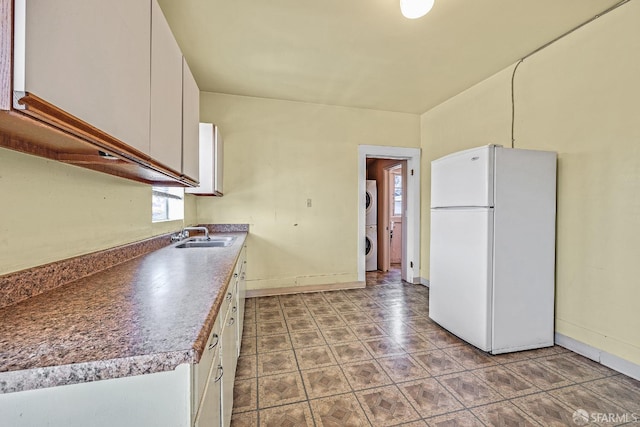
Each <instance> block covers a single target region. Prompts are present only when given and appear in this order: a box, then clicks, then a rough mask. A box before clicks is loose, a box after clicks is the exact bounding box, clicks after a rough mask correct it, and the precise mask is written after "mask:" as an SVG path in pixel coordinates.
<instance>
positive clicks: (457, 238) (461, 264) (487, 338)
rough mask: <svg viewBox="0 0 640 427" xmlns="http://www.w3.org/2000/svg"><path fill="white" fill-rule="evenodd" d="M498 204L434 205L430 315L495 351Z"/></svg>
mask: <svg viewBox="0 0 640 427" xmlns="http://www.w3.org/2000/svg"><path fill="white" fill-rule="evenodd" d="M492 235H493V209H491V208H467V209H435V210H431V260H430V261H431V264H430V265H431V267H430V285H429V317H431V319H433V320H434V321H435V322H437V323H439V324H440V325H441V326H442V327H444V328H445V329H447V330H449V331H450V332H452V333H453V334H455V335H457V336H458V337H460V338H462V339H463V340H465V341H467V342H469V343H470V344H473V345H475V346H476V347H478V348H480V349H481V350H483V351H491V330H490V325H491V319H490V314H491V292H492V289H491V288H492V265H493V262H492V253H493V250H492V241H493V240H492V238H491V236H492Z"/></svg>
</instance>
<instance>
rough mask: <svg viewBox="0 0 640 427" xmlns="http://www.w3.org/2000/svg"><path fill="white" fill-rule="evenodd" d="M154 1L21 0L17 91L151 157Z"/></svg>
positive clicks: (16, 31) (17, 3) (16, 26)
mask: <svg viewBox="0 0 640 427" xmlns="http://www.w3.org/2000/svg"><path fill="white" fill-rule="evenodd" d="M150 15H151V8H150V5H149V0H111V1H103V0H56V1H51V0H28V1H27V0H16V1H15V21H14V43H15V47H14V90H15V91H19V92H29V93H32V94H34V95H36V96H37V97H39V98H41V99H43V100H45V101H47V102H49V103H50V104H53V105H55V106H57V107H59V108H61V109H62V110H64V111H66V112H67V113H70V114H72V115H74V116H76V117H77V118H79V119H81V120H83V121H85V122H87V123H89V124H91V125H92V126H94V127H96V128H98V129H100V130H102V131H103V132H106V133H108V134H110V135H111V136H113V137H115V138H117V139H118V140H120V141H123V142H125V143H126V144H128V145H130V146H132V147H133V148H135V149H137V150H139V151H142V152H143V153H145V154H148V153H149V149H150V148H149V141H150V139H149V115H150V112H149V102H148V100H149V98H150V91H151V88H150V80H149V70H150V67H151V51H150V49H149V46H150V43H151V28H150V25H151V16H150Z"/></svg>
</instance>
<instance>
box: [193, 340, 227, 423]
mask: <svg viewBox="0 0 640 427" xmlns="http://www.w3.org/2000/svg"><path fill="white" fill-rule="evenodd" d="M223 376H224V371H223V370H222V364H221V360H220V352H219V351H218V349H216V351H215V355H214V358H213V365H212V367H211V372H210V375H209V379H208V381H207V387H206V389H205V391H204V397H203V399H202V403H201V404H200V411H199V412H198V415H197V418H196V427H219V426H220V425H221V423H222V412H221V406H220V403H221V399H220V398H221V393H222V388H221V385H222V377H223Z"/></svg>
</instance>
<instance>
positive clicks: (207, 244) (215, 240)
mask: <svg viewBox="0 0 640 427" xmlns="http://www.w3.org/2000/svg"><path fill="white" fill-rule="evenodd" d="M235 240H236V238H235V237H229V236H227V237H212V238H211V239H209V240H207V239H206V238H205V237H193V238H191V239H189V240H187V241H185V242H183V243H180V244H179V245H176V248H178V249H184V248H224V247H227V246H231V245H232V244H233V242H235Z"/></svg>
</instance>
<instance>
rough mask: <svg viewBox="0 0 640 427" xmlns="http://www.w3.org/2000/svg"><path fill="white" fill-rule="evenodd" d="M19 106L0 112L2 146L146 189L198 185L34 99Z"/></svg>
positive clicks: (22, 102)
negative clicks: (98, 173) (78, 167)
mask: <svg viewBox="0 0 640 427" xmlns="http://www.w3.org/2000/svg"><path fill="white" fill-rule="evenodd" d="M17 102H18V103H20V104H21V106H23V107H24V109H22V110H10V111H0V147H4V148H9V149H11V150H15V151H20V152H22V153H27V154H32V155H36V156H39V157H45V158H48V159H52V160H56V161H60V162H64V163H68V164H72V165H75V166H80V167H84V168H87V169H92V170H95V171H98V172H103V173H107V174H109V175H114V176H118V177H121V178H126V179H131V180H134V181H138V182H144V183H146V184H152V185H160V186H173V187H176V186H180V187H194V186H196V185H198V183H197V182H196V181H195V180H193V179H191V178H189V177H186V176H184V175H182V174H181V173H179V172H177V171H174V170H172V169H170V168H167V167H165V166H163V165H162V164H160V163H158V162H156V161H154V160H153V159H152V158H151V157H149V156H147V155H145V154H143V153H141V152H139V151H138V150H135V149H133V148H132V147H129V146H128V145H126V144H124V143H123V142H121V141H119V140H117V139H116V138H113V137H112V136H110V135H108V134H106V133H104V132H102V131H100V130H99V129H96V128H95V127H93V126H91V125H89V124H88V123H86V122H83V121H82V120H80V119H78V118H76V117H75V116H72V115H70V114H68V113H66V112H64V111H63V110H60V109H59V108H57V107H55V106H53V105H51V104H49V103H47V102H46V101H44V100H42V99H40V98H38V97H37V96H35V95H32V94H26V96H25V97H23V98H20V99H19V100H18V101H17Z"/></svg>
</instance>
